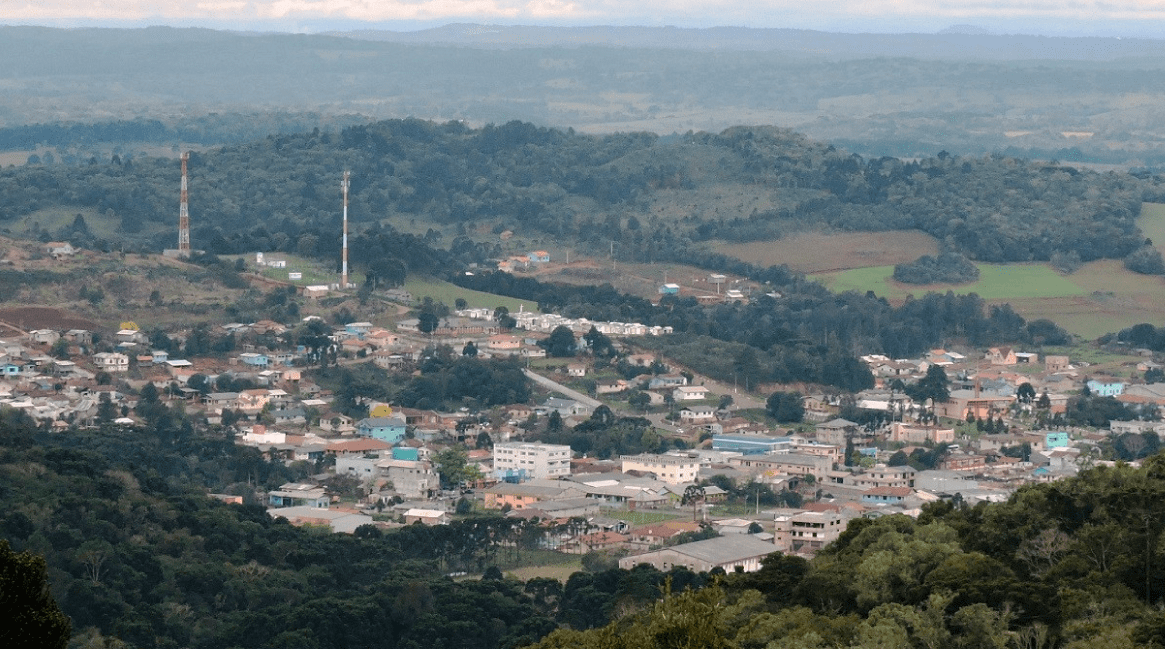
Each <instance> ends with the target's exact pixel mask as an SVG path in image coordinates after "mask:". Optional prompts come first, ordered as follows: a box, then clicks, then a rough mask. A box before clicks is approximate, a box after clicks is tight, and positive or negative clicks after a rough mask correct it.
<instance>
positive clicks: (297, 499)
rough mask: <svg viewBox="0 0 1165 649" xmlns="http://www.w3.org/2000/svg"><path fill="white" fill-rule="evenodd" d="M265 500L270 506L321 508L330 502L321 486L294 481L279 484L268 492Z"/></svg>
mask: <svg viewBox="0 0 1165 649" xmlns="http://www.w3.org/2000/svg"><path fill="white" fill-rule="evenodd" d="M267 500H268V502H269V503H271V506H272V507H296V506H306V507H316V508H321V509H327V507H328V505H329V504H331V502H332V499H331V498H329V497H328V495H327V493H326V492H325V490H324V488H323V487H317V486H315V485H312V484H302V483H294V482H289V483H287V484H284V485H281V486H280V487H279V488H278V489H276V490H275V491H272V492H270V493H268V494H267Z"/></svg>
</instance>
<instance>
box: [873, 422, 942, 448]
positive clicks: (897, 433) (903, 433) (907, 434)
mask: <svg viewBox="0 0 1165 649" xmlns="http://www.w3.org/2000/svg"><path fill="white" fill-rule="evenodd" d="M889 441H891V442H903V443H906V444H925V443H927V442H931V443H933V444H944V443H946V444H950V443H951V442H954V441H955V429H954V428H943V427H939V426H924V425H922V424H912V423H907V422H903V421H896V422H894V423H892V424H890V437H889Z"/></svg>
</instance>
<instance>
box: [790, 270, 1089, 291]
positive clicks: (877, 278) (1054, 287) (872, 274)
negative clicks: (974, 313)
mask: <svg viewBox="0 0 1165 649" xmlns="http://www.w3.org/2000/svg"><path fill="white" fill-rule="evenodd" d="M976 265H977V266H978V267H979V281H977V282H971V283H968V284H958V285H945V284H940V285H925V286H923V285H913V284H901V283H899V282H895V281H894V280H893V279H891V275H893V274H894V267H893V266H872V267H869V268H855V269H853V270H846V271H840V272H836V273H821V274H819V275H813V276H812V277H813V278H814V279H817V280H818V281H820V282H821V283H823V284H825V285H826V286H828V287H829V288H830V290H833V291H838V292H841V291H860V292H862V293H864V292H866V291H873V292H874V293H875V294H877V295H878V296H880V297H885V298H889V299H902V298H905V297H906V296H907V295H922V294H925V293H928V292H931V291H946V290H948V289H949V290H953V291H955V292H956V293H977V294H979V296H980V297H982V298H983V299H986V300H1015V299H1021V298H1048V297H1070V296H1076V295H1084V294H1086V293H1087V292H1088V291H1086V290H1085V289H1084V288H1082V287H1080V286H1078V285H1077V284H1076V283H1074V282H1072V281H1071V277H1065V276H1063V275H1060V274H1059V273H1057V272H1056V271H1055V270H1053V269H1051V268H1050V267H1048V266H1047V265H1045V264H976Z"/></svg>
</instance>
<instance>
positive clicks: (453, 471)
mask: <svg viewBox="0 0 1165 649" xmlns="http://www.w3.org/2000/svg"><path fill="white" fill-rule="evenodd" d="M433 468H434V469H435V470H436V471H437V475H439V476H440V477H441V484H442V485H445V486H457V485H459V484H461V483H462V482H471V481H473V480H476V479H478V478H480V477H481V475H480V474H479V473H478V471H477V467H474V466H471V465H470V464H469V456H468V455H466V453H465V451H463V450H461V449H458V448H447V449H445V450H443V451H438V452H437V453H436V454H434V455H433Z"/></svg>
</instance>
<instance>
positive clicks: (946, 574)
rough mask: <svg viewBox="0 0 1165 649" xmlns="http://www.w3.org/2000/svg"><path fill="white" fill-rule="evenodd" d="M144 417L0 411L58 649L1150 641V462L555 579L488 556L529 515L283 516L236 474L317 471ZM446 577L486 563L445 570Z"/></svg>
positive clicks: (513, 544)
mask: <svg viewBox="0 0 1165 649" xmlns="http://www.w3.org/2000/svg"><path fill="white" fill-rule="evenodd" d="M158 407H159V408H166V407H165V406H158ZM153 415H156V416H153V417H152V418H151V421H152V422H153V425H154V427H153V428H150V427H147V428H143V429H140V430H132V431H131V430H121V429H114V428H106V429H93V430H71V431H68V432H67V433H65V434H61V433H53V432H48V431H47V430H42V429H40V428H38V427H37V426H36V425H35V424H34V423H33V422H31V421H30V420H26V419H24V418H22V417H21V416H20V415H18V414H16V413H13V412H11V411H0V442H2V444H0V475H3V478H4V479H3V482H2V484H3V487H2V488H0V494H2V497H3V504H4V508H3V513H2V514H0V535H2V538H3V539H5V540H7V541H8V542H9V543H10V544H11V546H12V548H13V549H14V550H16V551H25V550H28V551H31V552H33V553H35V554H38V555H41V556H44V557H45V559H46V561H47V567H48V571H47V575H48V580H49V584H50V586H51V588H52V594H53V596H54V598H55V599H56V600H57V602H58V603H59V604H60V606H61V609H62V610H63V611H64V612H65V614H67V615H68V616H69V617H70V618H71V619H72V625H73V633H74V639H75V642H76V643H77V645H76V646H128V647H141V648H146V647H195V648H208V649H209V648H216V647H222V648H224V649H225V648H227V647H238V646H247V647H271V648H277V647H279V648H284V647H313V648H321V649H322V648H331V647H337V648H339V647H344V648H345V649H353V648H360V647H382V646H399V647H434V648H436V647H449V646H460V647H469V648H476V647H481V648H483V649H485V648H491V649H492V648H495V647H518V646H523V645H528V644H531V643H540V644H538V645H536V646H541V647H547V648H549V647H568V646H569V647H591V646H595V647H634V648H636V649H639V648H641V647H648V648H650V647H673V646H700V647H747V648H758V649H759V648H760V647H774V648H784V647H789V648H792V647H853V648H855V649H856V648H866V647H870V648H873V647H1016V648H1017V649H1018V648H1021V647H1023V648H1028V647H1065V648H1073V649H1075V648H1077V647H1080V648H1083V647H1094V646H1098V645H1105V646H1109V647H1112V648H1113V649H1122V648H1124V647H1133V646H1138V647H1152V646H1165V644H1163V643H1165V615H1163V614H1162V612H1161V610H1160V607H1159V606H1158V604H1159V603H1160V602H1161V601H1162V598H1163V597H1165V545H1163V544H1162V543H1161V542H1160V541H1161V540H1162V538H1163V537H1162V533H1163V531H1165V457H1163V456H1161V455H1157V456H1154V457H1151V458H1148V459H1147V460H1146V461H1145V466H1144V468H1140V469H1134V468H1131V467H1128V466H1125V465H1117V466H1114V467H1097V468H1091V469H1087V470H1085V471H1084V472H1083V473H1082V474H1081V475H1080V477H1078V478H1073V479H1067V480H1063V481H1060V482H1056V483H1050V484H1040V485H1030V486H1027V487H1023V488H1022V489H1020V491H1019V492H1017V493H1016V494H1015V495H1014V496H1013V497H1012V498H1011V499H1010V500H1009V501H1008V502H1007V503H1003V504H981V505H977V506H975V507H967V506H965V505H962V504H959V502H958V501H959V499H958V498H956V499H955V503H946V502H940V503H937V504H933V505H928V506H927V507H926V508H925V510H924V512H923V514H922V516H920V517H919V519H918V520H917V521H915V520H912V519H909V518H906V517H904V516H900V515H899V516H886V517H883V518H879V519H876V520H871V519H856V520H854V521H852V522H851V523H850V524H849V528H848V530H847V531H846V532H845V533H844V534H843V535H842V537H841V538H840V539H839V540H838V541H837V542H836V543H834V544H833V545H831V546H829V547H828V548H827V549H826V550H825V551H823V552H822V553H820V554H819V555H818V556H817V557H816V558H815V559H813V560H811V561H806V560H804V559H800V558H797V557H788V556H781V555H779V554H774V555H772V556H771V557H770V558H768V559H767V560H766V561H765V564H764V568H763V569H762V570H761V571H760V572H758V573H752V574H731V575H723V574H721V575H719V576H716V575H696V574H693V573H691V572H688V571H686V570H682V569H676V570H673V571H671V572H670V573H666V574H665V573H660V572H658V571H656V570H653V569H649V568H645V567H639V568H636V569H634V570H631V571H626V570H619V569H609V568H606V567H604V566H603V565H602V564H601V562H600V563H594V562H591V563H589V564H588V565H590V566H591V569H592V572H580V573H576V574H575V575H573V576H572V577H571V578H570V579H569V580H568V581H567V582H566V583H565V584H562V583H560V582H558V581H554V580H550V579H532V580H530V581H528V582H525V583H523V582H520V581H517V580H514V579H510V578H503V577H502V575H501V573H500V572H499V571H497V570H496V569H491V566H493V565H495V564H496V563H499V562H502V561H503V560H505V559H506V558H512V557H513V556H514V555H516V554H520V553H522V552H532V551H535V549H536V547H537V545H538V541H539V539H540V538H542V536H543V534H544V530H542V529H541V528H539V527H537V526H535V525H529V524H528V523H523V522H521V521H513V520H508V519H504V518H500V517H472V516H471V517H469V518H465V519H463V520H459V521H458V522H456V523H454V524H452V525H448V526H437V527H426V526H423V525H419V524H418V525H412V526H407V527H404V528H400V529H396V530H390V531H387V532H381V531H379V530H375V529H372V528H361V529H360V530H358V531H357V533H356V534H355V535H342V534H330V533H326V532H321V531H317V530H312V529H302V528H295V527H292V526H290V525H288V524H287V523H286V522H285V521H282V520H279V519H272V518H271V517H270V516H268V515H267V513H266V512H265V511H264V509H263V508H262V507H261V506H257V505H256V504H254V503H255V500H254V498H255V492H256V489H259V488H272V487H275V486H278V484H280V483H281V482H282V481H285V480H289V479H294V478H295V477H296V471H316V470H317V469H316V468H314V467H310V466H308V467H297V466H296V465H292V466H290V467H289V466H284V465H283V464H282V463H270V462H267V461H266V460H264V459H262V457H261V456H260V455H259V454H258V452H256V451H255V450H254V449H247V448H241V447H235V446H234V445H233V443H232V442H231V440H230V439H229V437H224V436H223V435H222V433H221V432H219V433H199V432H196V431H194V430H192V429H189V428H188V427H187V426H185V425H184V424H183V423H182V418H181V415H180V413H169V414H164V413H160V412H159V413H153ZM597 425H599V424H596V426H597ZM208 490H210V491H219V492H231V493H239V494H242V495H244V496H245V498H246V501H247V504H244V505H226V504H222V503H220V502H218V501H216V500H214V499H210V498H207V497H206V495H205V494H206V491H208ZM460 570H469V571H473V572H478V573H484V575H485V576H484V578H482V579H480V580H478V579H475V578H474V579H468V580H459V581H458V580H454V579H451V578H449V577H445V576H442V575H444V574H445V573H447V572H451V571H460ZM689 589H691V590H689ZM556 629H557V630H556ZM547 634H549V635H547ZM119 641H120V642H123V643H125V645H117V644H116V643H117V642H119ZM681 641H682V642H683V643H687V644H679V645H677V644H676V643H677V642H681ZM95 643H100V644H95Z"/></svg>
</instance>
